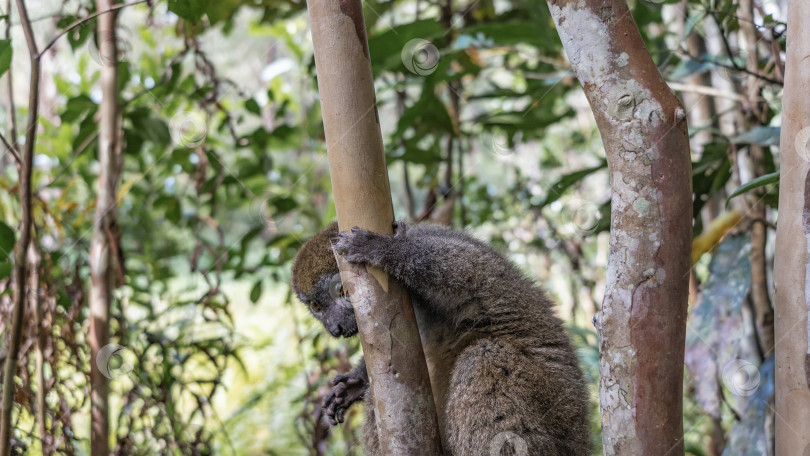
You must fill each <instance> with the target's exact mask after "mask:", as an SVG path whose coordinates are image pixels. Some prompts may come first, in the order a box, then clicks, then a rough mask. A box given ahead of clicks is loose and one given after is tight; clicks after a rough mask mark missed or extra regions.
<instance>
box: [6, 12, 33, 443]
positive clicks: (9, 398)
mask: <svg viewBox="0 0 810 456" xmlns="http://www.w3.org/2000/svg"><path fill="white" fill-rule="evenodd" d="M17 10H18V12H19V15H20V23H21V24H22V27H23V32H24V34H25V41H26V42H27V43H28V53H29V55H30V57H31V76H30V82H29V86H30V87H29V94H28V122H27V124H26V130H25V148H24V149H23V154H22V156H21V157H20V158H21V159H22V160H21V164H20V186H19V187H20V208H21V210H22V220H21V223H20V225H21V226H20V238H19V239H18V240H17V245H16V246H15V252H14V309H13V311H12V317H11V329H10V334H11V336H10V337H9V342H8V350H7V352H6V354H7V357H6V365H5V370H4V374H3V375H4V376H3V404H2V415H0V455H6V454H9V453H10V441H11V408H12V406H13V404H14V390H15V388H16V384H15V382H14V377H15V376H16V374H17V355H18V352H19V350H20V338H21V336H22V325H23V308H24V306H25V302H26V279H27V276H28V262H27V261H26V257H27V254H28V244H29V243H30V242H31V220H32V218H31V170H32V168H33V159H34V144H36V140H37V117H38V114H39V71H40V61H39V57H38V56H39V52H37V43H36V38H35V37H34V31H33V29H32V28H31V21H30V20H29V19H28V11H27V10H26V8H25V2H24V1H23V0H17Z"/></svg>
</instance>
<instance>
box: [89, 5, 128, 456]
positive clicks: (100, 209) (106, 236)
mask: <svg viewBox="0 0 810 456" xmlns="http://www.w3.org/2000/svg"><path fill="white" fill-rule="evenodd" d="M111 7H112V0H97V2H96V8H97V9H98V10H99V11H105V10H108V9H110V8H111ZM117 15H118V13H117V12H115V11H113V12H109V13H106V14H102V15H100V16H99V17H98V53H99V63H100V64H101V91H102V99H101V106H100V108H99V111H100V125H99V137H98V145H99V148H98V161H99V174H98V192H97V194H96V214H95V219H94V223H93V237H92V239H91V241H90V333H89V335H88V338H87V339H88V343H89V344H90V354H91V360H92V361H91V363H90V382H91V390H90V409H91V410H90V419H91V425H90V426H91V429H90V431H91V432H90V453H91V454H92V455H94V456H106V455H108V454H109V453H110V448H109V440H110V438H109V379H108V378H107V377H106V376H105V375H104V373H102V372H101V370H100V368H99V366H98V364H99V363H100V362H101V363H106V362H109V360H105V359H101V360H100V359H99V358H98V357H99V351H100V350H101V349H102V348H104V346H106V345H107V344H109V343H110V332H109V320H110V316H109V315H110V305H111V301H112V288H113V282H112V278H113V275H112V262H111V260H112V256H111V254H110V252H111V246H110V241H111V239H110V238H111V236H110V233H111V226H112V224H113V223H114V220H115V188H116V179H117V177H116V174H117V173H116V166H115V163H116V153H115V152H116V148H117V146H116V143H117V140H118V137H119V136H118V130H119V128H120V125H119V124H118V119H119V116H118V111H119V106H118V50H117V46H116V34H115V21H116V18H117ZM107 372H109V369H107Z"/></svg>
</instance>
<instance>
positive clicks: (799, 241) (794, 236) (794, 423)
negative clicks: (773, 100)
mask: <svg viewBox="0 0 810 456" xmlns="http://www.w3.org/2000/svg"><path fill="white" fill-rule="evenodd" d="M788 18H789V19H788V36H787V62H786V68H785V92H784V96H783V97H782V100H783V101H782V103H783V104H782V133H781V145H780V148H779V149H780V151H781V165H780V169H781V176H780V181H779V226H778V228H777V231H776V257H775V261H774V263H775V264H774V271H773V276H774V288H775V290H776V293H775V295H774V297H775V302H774V307H775V325H774V327H775V339H776V346H775V348H776V379H775V382H776V385H775V393H776V454H777V456H793V455H801V456H805V455H808V454H810V430H809V429H810V28H808V27H807V24H808V23H810V3H808V2H807V0H791V1H790V3H789V4H788Z"/></svg>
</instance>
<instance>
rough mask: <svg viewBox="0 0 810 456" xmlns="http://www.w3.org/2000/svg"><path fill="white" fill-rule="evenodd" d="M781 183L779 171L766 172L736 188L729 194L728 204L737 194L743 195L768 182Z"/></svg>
mask: <svg viewBox="0 0 810 456" xmlns="http://www.w3.org/2000/svg"><path fill="white" fill-rule="evenodd" d="M778 183H779V171H777V172H775V173H770V174H766V175H764V176H759V177H757V178H756V179H751V180H750V181H748V182H746V183H745V184H743V185H741V186H740V188H738V189H737V190H734V192H733V193H732V194H731V195H729V197H728V199H727V200H726V205H728V203H729V201H731V198H734V197H735V196H738V195H742V194H743V193H746V192H748V191H750V190H753V189H755V188H759V187H764V186H766V185H768V184H778Z"/></svg>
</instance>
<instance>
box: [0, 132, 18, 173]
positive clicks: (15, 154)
mask: <svg viewBox="0 0 810 456" xmlns="http://www.w3.org/2000/svg"><path fill="white" fill-rule="evenodd" d="M12 129H13V128H12ZM0 140H2V141H3V144H4V145H5V146H6V149H8V152H9V153H10V154H11V155H12V156H13V157H14V160H16V161H17V165H20V164H21V163H22V159H21V158H20V152H19V151H17V149H15V148H14V146H12V145H11V144H10V143H9V142H8V140H7V139H6V137H5V136H3V134H2V133H0Z"/></svg>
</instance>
